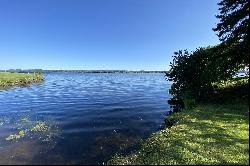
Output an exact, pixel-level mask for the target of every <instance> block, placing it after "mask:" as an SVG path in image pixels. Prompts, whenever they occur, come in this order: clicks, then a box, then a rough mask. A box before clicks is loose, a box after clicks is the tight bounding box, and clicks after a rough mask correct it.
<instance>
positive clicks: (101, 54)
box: [0, 0, 219, 70]
mask: <svg viewBox="0 0 250 166" xmlns="http://www.w3.org/2000/svg"><path fill="white" fill-rule="evenodd" d="M217 3H218V0H22V1H21V0H0V69H9V68H21V69H30V68H42V69H127V70H141V69H143V70H168V69H169V63H170V62H171V60H172V55H173V52H174V51H178V50H180V49H188V50H194V49H195V48H197V47H201V46H208V45H214V44H217V43H219V40H218V37H217V36H216V33H215V32H213V30H212V28H213V27H215V25H216V23H218V20H217V19H216V18H215V15H216V14H218V5H217Z"/></svg>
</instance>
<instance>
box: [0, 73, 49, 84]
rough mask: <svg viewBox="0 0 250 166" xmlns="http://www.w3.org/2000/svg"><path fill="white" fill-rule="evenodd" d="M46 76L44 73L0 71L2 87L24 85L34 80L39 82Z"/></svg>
mask: <svg viewBox="0 0 250 166" xmlns="http://www.w3.org/2000/svg"><path fill="white" fill-rule="evenodd" d="M43 79H44V77H43V75H42V74H37V73H32V74H23V73H9V72H0V87H8V86H13V85H14V84H15V83H16V84H15V85H19V84H21V85H24V84H29V83H32V82H37V81H41V80H43Z"/></svg>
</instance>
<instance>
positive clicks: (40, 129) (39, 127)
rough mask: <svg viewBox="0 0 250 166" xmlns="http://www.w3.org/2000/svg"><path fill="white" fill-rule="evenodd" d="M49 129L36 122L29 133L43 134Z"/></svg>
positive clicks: (42, 123) (43, 124) (44, 124)
mask: <svg viewBox="0 0 250 166" xmlns="http://www.w3.org/2000/svg"><path fill="white" fill-rule="evenodd" d="M49 129H50V127H49V126H48V125H47V124H46V123H45V122H38V123H37V124H36V125H35V126H34V127H33V128H32V129H31V130H30V131H35V132H43V131H48V130H49Z"/></svg>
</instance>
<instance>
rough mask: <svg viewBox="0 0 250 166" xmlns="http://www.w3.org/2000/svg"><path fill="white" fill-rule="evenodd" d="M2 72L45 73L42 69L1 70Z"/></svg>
mask: <svg viewBox="0 0 250 166" xmlns="http://www.w3.org/2000/svg"><path fill="white" fill-rule="evenodd" d="M0 72H10V73H43V70H42V69H7V70H0Z"/></svg>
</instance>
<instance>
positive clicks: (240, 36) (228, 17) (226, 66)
mask: <svg viewBox="0 0 250 166" xmlns="http://www.w3.org/2000/svg"><path fill="white" fill-rule="evenodd" d="M218 5H219V6H220V8H219V11H220V14H219V15H217V16H216V17H217V18H218V19H219V20H220V22H219V23H218V24H217V26H216V27H215V28H214V29H213V30H214V31H215V32H218V34H217V35H218V37H219V39H220V41H221V43H220V44H219V45H216V46H209V47H201V48H197V49H196V50H195V51H191V52H188V51H187V50H180V51H177V52H175V53H174V56H173V62H171V63H170V67H171V68H170V71H169V72H168V73H166V78H167V80H169V81H173V84H172V87H171V89H170V92H171V94H173V95H174V97H180V98H183V97H185V96H192V97H194V98H195V99H196V100H200V99H202V98H204V97H205V96H206V95H207V94H209V93H211V91H213V83H214V82H219V81H222V80H228V79H230V78H232V77H233V76H234V75H235V74H236V73H237V72H238V71H240V70H244V69H247V70H249V30H248V28H249V14H248V13H249V1H248V0H222V1H221V2H220V3H218Z"/></svg>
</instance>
